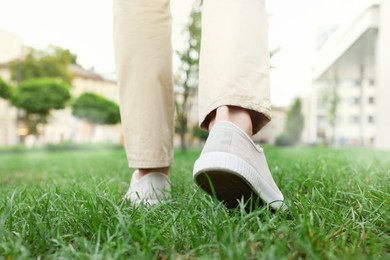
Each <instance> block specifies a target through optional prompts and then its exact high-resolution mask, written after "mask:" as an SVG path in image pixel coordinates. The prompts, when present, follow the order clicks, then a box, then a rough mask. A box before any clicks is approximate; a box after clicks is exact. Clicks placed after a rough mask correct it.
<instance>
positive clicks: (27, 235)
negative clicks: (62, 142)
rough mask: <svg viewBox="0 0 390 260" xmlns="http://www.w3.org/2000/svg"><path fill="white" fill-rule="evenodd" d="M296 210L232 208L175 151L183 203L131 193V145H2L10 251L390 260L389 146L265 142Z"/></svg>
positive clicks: (0, 251) (2, 243) (2, 226)
mask: <svg viewBox="0 0 390 260" xmlns="http://www.w3.org/2000/svg"><path fill="white" fill-rule="evenodd" d="M266 152H267V157H268V161H269V164H270V168H271V171H272V172H273V175H274V178H275V180H276V182H277V183H278V184H279V186H280V188H281V190H282V191H283V193H284V195H285V197H286V198H287V205H288V206H289V210H288V211H287V212H275V213H273V212H271V211H270V210H269V209H267V208H258V209H256V210H253V211H252V212H246V211H245V210H244V207H243V206H242V207H241V208H238V209H237V210H235V211H228V210H227V209H226V208H225V207H224V206H223V205H222V204H220V203H218V202H216V201H214V200H213V199H212V198H211V197H209V196H207V195H205V194H204V193H203V192H202V191H200V190H198V188H197V187H196V186H195V184H194V183H193V181H192V176H191V173H192V165H193V162H194V161H195V160H196V158H197V156H198V154H199V153H200V151H199V150H191V151H188V152H187V153H185V154H182V153H179V152H177V153H176V161H175V164H174V165H173V168H172V171H171V180H172V193H173V200H172V201H170V202H169V203H166V204H162V205H158V206H154V207H151V208H145V207H136V206H133V205H130V204H129V203H126V202H122V200H121V198H122V195H123V194H124V193H125V192H126V190H127V187H128V182H129V180H130V173H131V171H130V170H129V169H127V166H126V159H125V155H124V153H123V152H122V151H121V150H115V149H103V150H94V151H92V150H87V151H52V152H48V151H30V152H20V153H6V152H4V151H2V152H1V153H0V259H19V258H22V259H23V258H80V259H111V258H112V259H126V258H134V259H177V258H184V259H300V258H301V259H336V258H338V259H389V258H390V225H389V223H390V195H389V193H390V153H388V152H387V153H386V152H375V151H369V150H332V149H326V148H272V147H269V148H266Z"/></svg>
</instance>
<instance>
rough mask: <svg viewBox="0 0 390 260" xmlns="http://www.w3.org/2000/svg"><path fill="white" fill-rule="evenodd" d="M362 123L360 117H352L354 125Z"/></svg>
mask: <svg viewBox="0 0 390 260" xmlns="http://www.w3.org/2000/svg"><path fill="white" fill-rule="evenodd" d="M359 122H360V117H358V116H351V123H352V124H358V123H359Z"/></svg>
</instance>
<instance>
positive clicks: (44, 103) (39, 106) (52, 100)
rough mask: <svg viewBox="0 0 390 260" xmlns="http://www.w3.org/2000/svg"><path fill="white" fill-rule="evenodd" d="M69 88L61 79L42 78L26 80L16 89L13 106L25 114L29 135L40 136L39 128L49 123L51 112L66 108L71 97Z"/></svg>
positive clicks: (23, 118)
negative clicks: (48, 118)
mask: <svg viewBox="0 0 390 260" xmlns="http://www.w3.org/2000/svg"><path fill="white" fill-rule="evenodd" d="M69 88H70V86H69V85H68V84H67V83H65V82H64V81H62V80H60V79H56V78H40V79H30V80H26V81H24V82H23V83H22V84H21V85H20V86H19V87H17V88H16V89H15V93H14V96H13V98H12V104H13V105H14V106H16V107H18V108H20V109H22V110H23V111H24V112H25V114H24V116H23V117H22V118H21V119H22V121H24V123H25V124H26V126H27V128H28V132H29V134H34V135H38V134H39V132H38V129H37V126H38V125H39V124H41V125H44V124H46V123H47V117H48V116H49V114H50V112H51V111H52V110H55V109H63V108H65V105H66V102H67V101H68V100H69V99H70V97H71V95H70V92H69Z"/></svg>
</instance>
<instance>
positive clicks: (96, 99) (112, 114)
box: [72, 93, 120, 125]
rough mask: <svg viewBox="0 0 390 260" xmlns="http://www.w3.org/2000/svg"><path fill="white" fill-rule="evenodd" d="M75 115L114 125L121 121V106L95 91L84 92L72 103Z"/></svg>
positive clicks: (91, 120)
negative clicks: (94, 92)
mask: <svg viewBox="0 0 390 260" xmlns="http://www.w3.org/2000/svg"><path fill="white" fill-rule="evenodd" d="M72 113H73V115H75V116H77V117H80V118H82V119H84V120H86V121H87V122H89V123H91V124H93V125H95V124H107V125H114V124H117V123H119V122H120V113H119V106H118V105H117V104H116V103H114V102H112V101H110V100H108V99H106V98H104V97H102V96H100V95H96V94H93V93H84V94H82V95H81V96H80V97H78V98H77V99H76V100H75V101H74V102H73V104H72Z"/></svg>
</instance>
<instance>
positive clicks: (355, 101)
mask: <svg viewBox="0 0 390 260" xmlns="http://www.w3.org/2000/svg"><path fill="white" fill-rule="evenodd" d="M352 104H353V105H359V104H360V98H359V97H355V98H353V99H352Z"/></svg>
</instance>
